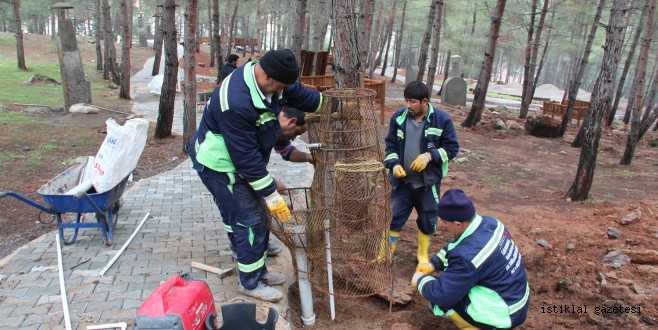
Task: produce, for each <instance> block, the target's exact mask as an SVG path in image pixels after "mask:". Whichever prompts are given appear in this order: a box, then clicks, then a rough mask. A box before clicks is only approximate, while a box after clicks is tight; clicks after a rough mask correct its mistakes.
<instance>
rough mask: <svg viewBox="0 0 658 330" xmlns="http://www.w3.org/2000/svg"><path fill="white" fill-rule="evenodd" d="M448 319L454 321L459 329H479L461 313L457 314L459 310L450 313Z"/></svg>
mask: <svg viewBox="0 0 658 330" xmlns="http://www.w3.org/2000/svg"><path fill="white" fill-rule="evenodd" d="M448 319H450V321H452V323H454V324H455V325H456V326H457V327H458V328H459V329H462V330H478V328H477V327H474V326H473V325H472V324H470V323H468V322H466V320H464V318H463V317H462V316H461V315H459V314H457V312H453V313H451V314H449V315H448Z"/></svg>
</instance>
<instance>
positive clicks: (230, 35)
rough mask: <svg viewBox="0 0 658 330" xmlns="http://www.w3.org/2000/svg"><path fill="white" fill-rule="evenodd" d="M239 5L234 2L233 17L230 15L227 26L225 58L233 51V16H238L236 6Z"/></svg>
mask: <svg viewBox="0 0 658 330" xmlns="http://www.w3.org/2000/svg"><path fill="white" fill-rule="evenodd" d="M229 3H230V1H229ZM239 4H240V2H237V1H236V3H235V7H234V9H233V15H231V22H230V24H229V25H228V47H226V57H228V56H229V55H231V51H232V49H233V30H234V29H235V16H236V15H237V14H238V5H239ZM227 8H228V7H227Z"/></svg>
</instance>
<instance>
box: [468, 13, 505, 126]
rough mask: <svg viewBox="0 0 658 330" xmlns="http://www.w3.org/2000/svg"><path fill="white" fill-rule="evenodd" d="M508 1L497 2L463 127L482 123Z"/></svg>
mask: <svg viewBox="0 0 658 330" xmlns="http://www.w3.org/2000/svg"><path fill="white" fill-rule="evenodd" d="M506 2H507V1H506V0H497V3H496V9H495V10H494V13H493V16H492V17H491V27H490V28H489V41H488V42H487V48H486V49H485V51H484V60H483V61H482V69H481V70H480V76H479V77H478V82H477V85H475V90H474V91H473V104H472V105H471V111H470V112H469V113H468V116H467V117H466V120H464V122H463V123H462V126H463V127H472V126H475V125H477V123H478V122H480V117H481V116H482V110H483V109H484V99H485V97H486V96H487V89H489V78H490V77H491V69H492V68H493V61H494V56H495V54H496V43H497V42H498V37H499V36H500V25H501V23H502V22H503V14H504V13H505V4H506Z"/></svg>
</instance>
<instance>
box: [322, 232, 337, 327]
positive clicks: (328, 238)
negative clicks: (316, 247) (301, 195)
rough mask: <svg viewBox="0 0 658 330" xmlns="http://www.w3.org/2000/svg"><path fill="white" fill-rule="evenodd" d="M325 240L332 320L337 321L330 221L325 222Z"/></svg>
mask: <svg viewBox="0 0 658 330" xmlns="http://www.w3.org/2000/svg"><path fill="white" fill-rule="evenodd" d="M324 239H325V241H327V281H328V282H329V309H330V310H331V320H332V321H333V320H335V319H336V305H335V303H334V274H333V271H332V269H331V235H330V234H329V219H326V220H324Z"/></svg>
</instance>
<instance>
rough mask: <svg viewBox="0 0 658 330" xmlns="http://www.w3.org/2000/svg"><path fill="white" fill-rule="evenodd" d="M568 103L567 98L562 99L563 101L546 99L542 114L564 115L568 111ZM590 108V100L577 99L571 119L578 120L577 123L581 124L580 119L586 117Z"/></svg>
mask: <svg viewBox="0 0 658 330" xmlns="http://www.w3.org/2000/svg"><path fill="white" fill-rule="evenodd" d="M567 105H568V101H567V100H564V101H562V103H558V102H553V101H544V102H543V106H542V114H543V115H545V116H551V118H552V117H553V116H559V117H563V116H564V114H565V113H566V112H567ZM588 109H589V102H587V101H582V100H576V104H575V105H574V107H573V112H572V113H571V119H572V120H576V122H577V125H578V126H580V121H581V120H582V119H583V118H585V116H586V115H587V110H588Z"/></svg>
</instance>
